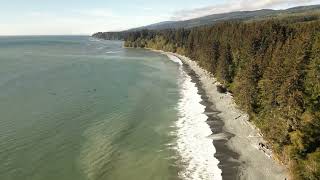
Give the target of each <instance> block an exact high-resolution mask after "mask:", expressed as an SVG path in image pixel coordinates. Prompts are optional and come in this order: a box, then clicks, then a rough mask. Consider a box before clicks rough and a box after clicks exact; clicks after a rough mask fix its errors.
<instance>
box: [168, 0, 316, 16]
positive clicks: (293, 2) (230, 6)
mask: <svg viewBox="0 0 320 180" xmlns="http://www.w3.org/2000/svg"><path fill="white" fill-rule="evenodd" d="M317 3H320V0H230V1H228V2H226V3H224V4H219V5H214V6H207V7H203V8H197V9H189V10H180V11H176V12H175V13H174V15H173V16H172V17H171V19H172V20H187V19H192V18H197V17H201V16H206V15H210V14H219V13H225V12H232V11H245V10H257V9H265V8H275V9H281V8H288V7H293V6H299V5H310V4H317Z"/></svg>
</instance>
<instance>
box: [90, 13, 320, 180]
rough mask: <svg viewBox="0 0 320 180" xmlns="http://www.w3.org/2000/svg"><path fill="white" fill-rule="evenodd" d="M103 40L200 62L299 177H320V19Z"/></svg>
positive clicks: (223, 25)
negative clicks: (118, 41)
mask: <svg viewBox="0 0 320 180" xmlns="http://www.w3.org/2000/svg"><path fill="white" fill-rule="evenodd" d="M101 34H104V35H105V36H106V37H107V34H108V36H110V37H113V38H112V39H122V40H125V46H127V47H140V48H153V49H157V50H164V51H170V52H174V53H179V54H182V55H185V56H187V57H190V58H191V59H192V60H194V61H197V62H198V64H199V65H200V66H201V67H203V68H204V69H206V70H207V71H209V72H211V73H212V74H214V75H215V77H216V78H217V79H218V80H219V81H220V82H221V83H223V84H224V85H225V87H227V88H228V90H229V91H231V92H232V93H233V95H234V98H235V101H236V103H237V104H238V105H239V107H240V108H241V109H243V110H244V111H246V112H247V113H248V114H249V116H250V121H252V122H253V123H254V124H255V125H256V126H257V127H258V128H259V129H260V130H261V132H262V134H263V135H264V138H265V139H266V140H267V141H268V142H269V146H270V147H272V150H273V151H274V152H275V155H276V157H277V158H278V159H279V160H281V161H282V162H283V163H285V164H286V165H287V167H288V168H289V170H290V174H291V175H292V177H293V179H313V180H316V179H320V20H319V18H312V19H310V18H303V17H297V18H295V19H292V18H291V19H276V18H275V19H268V20H261V21H254V22H222V23H219V24H215V25H213V26H203V27H196V28H192V29H176V30H173V29H167V30H159V31H157V30H153V31H150V30H141V31H135V32H120V33H118V34H115V33H101ZM101 34H100V38H101V37H102V36H101ZM95 37H98V36H95ZM102 38H103V37H102ZM105 39H111V38H105Z"/></svg>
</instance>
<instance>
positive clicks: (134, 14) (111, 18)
mask: <svg viewBox="0 0 320 180" xmlns="http://www.w3.org/2000/svg"><path fill="white" fill-rule="evenodd" d="M0 4H1V6H0V35H90V34H92V33H94V32H98V31H120V30H126V29H130V28H134V27H139V26H144V25H148V24H152V23H157V22H162V21H172V20H186V19H191V18H195V17H200V16H205V15H209V14H216V13H223V12H231V11H242V10H257V9H265V8H272V9H285V8H289V7H294V6H300V5H313V4H320V0H158V1H151V0H0Z"/></svg>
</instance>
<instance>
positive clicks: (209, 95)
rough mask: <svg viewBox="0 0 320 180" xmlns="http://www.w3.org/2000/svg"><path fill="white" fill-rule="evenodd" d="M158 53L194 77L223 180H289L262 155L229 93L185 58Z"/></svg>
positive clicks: (254, 132) (259, 139)
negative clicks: (174, 59) (177, 62)
mask: <svg viewBox="0 0 320 180" xmlns="http://www.w3.org/2000/svg"><path fill="white" fill-rule="evenodd" d="M157 52H161V53H163V54H166V55H167V56H168V57H169V58H172V56H175V57H177V58H179V59H180V60H181V61H182V62H183V64H184V66H187V67H188V68H190V70H192V72H193V73H194V75H193V77H194V78H195V80H196V81H198V86H199V91H200V93H201V94H203V98H204V103H205V104H206V106H207V110H206V113H207V115H208V117H209V119H208V121H207V122H208V124H209V125H210V126H211V129H212V132H213V134H212V135H211V137H210V138H212V140H213V144H214V146H215V148H216V150H217V153H216V154H215V157H216V158H217V159H219V161H220V164H219V168H220V169H222V177H223V179H245V180H257V179H259V180H284V179H288V174H287V170H286V168H285V167H284V166H283V165H281V164H280V163H279V162H277V161H276V160H275V159H273V157H272V152H271V151H265V152H264V151H263V150H261V148H259V143H264V142H265V141H264V140H263V137H262V136H261V134H260V133H259V130H258V129H257V128H256V127H255V126H254V125H253V124H252V123H250V122H249V121H248V120H249V117H248V115H247V114H246V113H244V112H243V111H241V110H239V108H238V107H237V105H236V104H235V102H234V100H233V97H232V94H230V93H226V94H223V93H219V92H218V91H217V85H220V83H219V82H218V81H217V80H216V79H215V78H214V76H213V75H212V74H210V73H209V72H207V71H206V70H204V69H202V68H201V67H199V66H198V64H197V63H196V62H195V61H192V60H190V59H189V58H187V57H184V56H181V55H179V54H175V53H168V52H162V51H157ZM217 119H218V120H217ZM219 120H220V121H219ZM221 120H222V122H221Z"/></svg>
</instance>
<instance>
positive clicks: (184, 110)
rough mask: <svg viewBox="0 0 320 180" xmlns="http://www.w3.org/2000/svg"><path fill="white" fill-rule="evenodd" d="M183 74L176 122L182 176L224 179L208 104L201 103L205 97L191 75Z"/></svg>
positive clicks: (186, 178) (208, 179) (200, 179)
mask: <svg viewBox="0 0 320 180" xmlns="http://www.w3.org/2000/svg"><path fill="white" fill-rule="evenodd" d="M169 57H170V56H169ZM174 57H175V56H174ZM176 58H177V57H176ZM172 59H175V58H172ZM178 59H179V58H178ZM180 62H181V61H180ZM181 74H182V77H183V78H182V79H181V81H182V82H181V83H180V84H181V87H180V88H181V99H180V101H179V104H178V110H179V119H178V121H177V122H176V126H177V137H178V139H177V151H178V152H179V154H180V155H181V157H182V162H181V164H182V166H183V170H182V171H181V172H180V173H179V176H180V177H181V178H182V179H185V180H221V179H222V176H221V173H222V171H221V170H220V169H219V167H218V164H219V161H218V160H217V159H216V158H215V157H214V154H215V153H216V149H215V147H214V146H213V143H212V139H211V138H209V136H210V135H211V134H212V131H211V129H210V127H209V125H208V124H207V123H206V120H207V119H208V116H207V115H205V114H204V111H205V106H203V105H201V104H200V102H201V101H202V99H201V96H200V95H199V94H198V88H197V87H196V84H195V83H193V82H191V77H190V76H189V75H187V73H186V72H184V71H183V70H181Z"/></svg>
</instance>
